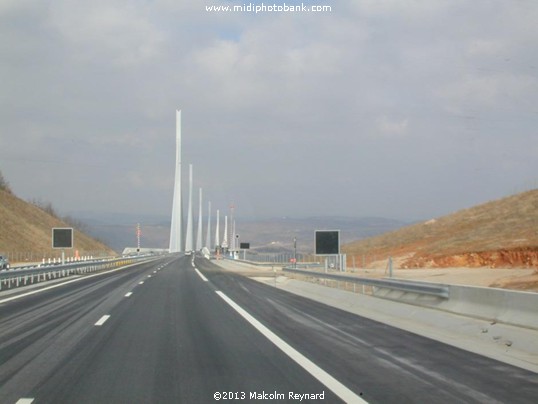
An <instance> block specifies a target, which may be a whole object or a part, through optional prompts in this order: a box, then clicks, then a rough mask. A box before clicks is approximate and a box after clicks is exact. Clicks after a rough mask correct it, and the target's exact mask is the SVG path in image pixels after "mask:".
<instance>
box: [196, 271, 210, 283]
mask: <svg viewBox="0 0 538 404" xmlns="http://www.w3.org/2000/svg"><path fill="white" fill-rule="evenodd" d="M194 270H195V271H196V273H197V274H198V275H199V276H200V278H202V280H203V281H204V282H207V278H206V277H205V276H204V275H203V274H202V273H201V272H200V271H198V268H194Z"/></svg>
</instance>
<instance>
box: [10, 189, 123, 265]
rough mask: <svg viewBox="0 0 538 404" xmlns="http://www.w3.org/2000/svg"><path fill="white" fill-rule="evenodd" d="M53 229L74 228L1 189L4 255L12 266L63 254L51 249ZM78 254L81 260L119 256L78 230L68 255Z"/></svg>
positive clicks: (67, 252)
mask: <svg viewBox="0 0 538 404" xmlns="http://www.w3.org/2000/svg"><path fill="white" fill-rule="evenodd" d="M53 227H72V226H70V225H68V224H67V223H65V222H63V221H62V220H60V219H58V218H56V217H54V216H51V215H50V214H48V213H46V212H44V211H43V210H41V209H40V208H38V207H37V206H34V205H32V204H30V203H28V202H25V201H23V200H22V199H20V198H17V197H16V196H15V195H13V194H12V193H10V192H8V191H6V190H2V189H0V254H6V255H8V256H9V258H10V260H11V261H12V262H15V261H22V260H28V261H39V260H41V259H42V258H46V257H58V256H59V255H60V254H61V251H59V250H53V249H52V248H51V244H52V241H51V238H52V235H51V234H52V230H51V229H52V228H53ZM75 251H78V252H79V254H80V255H81V256H84V255H93V256H111V255H115V252H114V251H112V250H111V249H110V248H109V247H107V246H106V245H104V244H103V243H101V242H99V241H96V240H94V239H92V238H91V237H89V236H87V235H86V234H84V233H81V232H80V231H77V230H75V233H74V248H73V250H72V251H66V255H71V253H72V254H73V255H74V254H75Z"/></svg>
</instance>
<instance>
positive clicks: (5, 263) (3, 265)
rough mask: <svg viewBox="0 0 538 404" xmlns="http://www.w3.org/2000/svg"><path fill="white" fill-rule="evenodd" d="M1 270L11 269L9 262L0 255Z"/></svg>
mask: <svg viewBox="0 0 538 404" xmlns="http://www.w3.org/2000/svg"><path fill="white" fill-rule="evenodd" d="M0 269H9V260H8V259H7V258H6V257H4V256H2V255H0Z"/></svg>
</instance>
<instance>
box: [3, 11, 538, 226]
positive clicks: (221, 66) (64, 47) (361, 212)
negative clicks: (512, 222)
mask: <svg viewBox="0 0 538 404" xmlns="http://www.w3.org/2000/svg"><path fill="white" fill-rule="evenodd" d="M252 3H253V4H254V5H261V2H259V1H253V2H252ZM285 3H286V4H287V5H296V4H299V3H300V2H297V1H289V0H288V1H286V2H285ZM303 3H304V5H305V6H307V7H311V6H312V5H322V6H330V8H331V10H330V11H325V12H318V13H314V12H307V11H300V12H293V13H292V12H278V11H273V12H271V11H263V12H259V13H257V14H255V13H253V12H248V11H245V12H239V11H237V12H214V11H213V12H211V11H206V6H208V7H209V6H212V5H232V6H233V5H241V6H242V5H248V4H249V2H245V1H219V0H189V1H186V0H154V1H149V0H146V1H142V0H139V1H133V0H129V1H127V0H92V1H67V0H66V1H64V0H54V1H52V0H36V1H31V0H2V1H0V80H1V85H0V88H1V90H0V170H1V171H2V173H3V174H4V177H6V179H7V180H8V181H9V182H10V184H11V186H12V188H13V190H14V192H15V193H16V194H17V195H18V196H20V197H22V198H24V199H32V198H37V199H42V200H44V201H50V202H52V204H53V205H54V206H55V207H56V208H57V209H58V210H60V212H61V213H63V214H67V213H70V212H73V211H93V212H127V213H137V214H165V215H167V214H170V212H171V206H172V194H173V176H174V159H175V111H176V109H181V110H182V116H183V163H184V174H186V172H187V169H186V167H187V164H188V163H192V164H194V182H195V188H196V189H197V188H198V187H202V188H203V189H204V199H205V201H207V200H208V199H210V200H211V201H212V203H213V207H214V208H220V209H221V211H225V210H227V207H228V205H229V204H230V202H233V203H235V205H236V212H237V216H238V217H239V216H265V217H267V216H295V217H299V216H309V215H349V216H372V215H377V216H385V217H392V218H397V219H403V220H417V219H428V218H431V217H436V216H440V215H444V214H447V213H450V212H453V211H456V210H459V209H461V208H465V207H469V206H472V205H475V204H478V203H482V202H486V201H488V200H491V199H496V198H499V197H503V196H506V195H509V194H512V193H515V192H520V191H523V190H526V189H530V188H535V187H537V185H538V133H537V128H538V24H537V21H538V2H536V1H535V0H519V1H518V0H497V1H495V0H473V1H469V0H462V1H459V0H447V1H435V0H424V1H418V0H417V1H411V0H409V1H405V0H393V1H383V0H368V1H360V0H349V1H346V0H338V1H337V0H303ZM265 4H271V5H272V4H276V5H277V6H278V5H283V4H284V2H279V1H278V0H277V1H276V3H275V2H271V3H265ZM196 196H197V193H196ZM195 200H196V197H195ZM204 205H205V202H204ZM196 206H197V205H196Z"/></svg>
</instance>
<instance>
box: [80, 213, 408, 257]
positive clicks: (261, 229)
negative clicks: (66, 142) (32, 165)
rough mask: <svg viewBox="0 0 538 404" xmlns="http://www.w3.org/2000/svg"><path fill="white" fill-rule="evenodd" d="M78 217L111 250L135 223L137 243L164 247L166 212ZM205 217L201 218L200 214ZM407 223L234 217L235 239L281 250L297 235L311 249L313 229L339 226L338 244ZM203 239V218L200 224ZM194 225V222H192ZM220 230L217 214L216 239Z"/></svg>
mask: <svg viewBox="0 0 538 404" xmlns="http://www.w3.org/2000/svg"><path fill="white" fill-rule="evenodd" d="M74 216H76V217H77V219H78V220H80V221H82V222H83V223H84V224H85V225H86V228H87V231H88V233H89V234H91V235H93V236H95V237H98V238H99V239H100V240H103V241H104V242H106V243H107V244H108V245H109V246H110V247H111V248H113V249H114V250H116V251H118V252H121V251H123V249H124V248H125V247H134V246H136V243H137V239H136V226H137V223H140V226H141V232H142V236H141V245H142V246H143V247H152V248H168V243H169V237H170V218H169V217H166V216H156V215H154V216H135V215H127V214H121V213H120V214H103V215H101V214H96V213H89V212H79V213H77V214H74ZM204 219H205V218H204ZM215 222H216V218H211V223H212V229H211V233H212V234H211V240H213V241H212V242H214V238H215V234H214V232H215ZM407 224H408V223H405V222H401V221H398V220H394V219H387V218H380V217H364V218H350V217H308V218H291V217H280V218H273V219H259V220H257V219H241V217H238V218H237V219H236V233H237V234H238V235H239V242H246V243H249V244H250V248H251V249H253V250H256V251H259V252H285V251H290V250H292V249H293V239H294V238H296V239H297V251H298V252H301V253H305V254H308V253H312V252H313V251H314V235H315V231H316V230H340V240H341V244H345V243H350V242H352V241H355V240H360V239H363V238H366V237H372V236H375V235H379V234H382V233H385V232H387V231H391V230H394V229H397V228H400V227H402V226H405V225H407ZM202 227H203V237H202V240H203V242H204V243H205V239H206V235H205V232H206V229H207V222H206V223H204V224H203V226H202ZM194 228H195V229H197V225H196V224H195V226H194ZM223 232H224V220H223V219H222V217H221V223H220V241H221V242H222V239H223ZM195 236H196V235H195Z"/></svg>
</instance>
